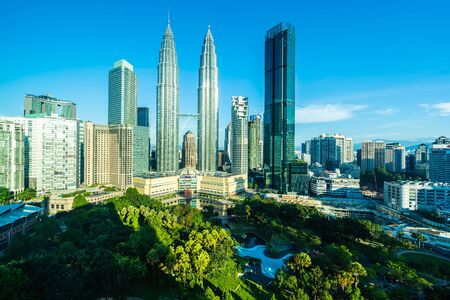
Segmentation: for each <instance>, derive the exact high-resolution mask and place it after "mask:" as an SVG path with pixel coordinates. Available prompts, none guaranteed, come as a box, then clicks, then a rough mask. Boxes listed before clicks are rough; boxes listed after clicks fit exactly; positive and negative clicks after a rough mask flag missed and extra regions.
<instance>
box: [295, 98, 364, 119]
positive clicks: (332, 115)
mask: <svg viewBox="0 0 450 300" xmlns="http://www.w3.org/2000/svg"><path fill="white" fill-rule="evenodd" d="M365 107H366V105H343V104H340V103H338V104H320V105H318V104H316V105H308V106H305V107H297V109H296V111H295V120H296V123H326V122H336V121H341V120H346V119H350V118H352V117H353V116H354V113H355V112H356V111H359V110H362V109H364V108H365Z"/></svg>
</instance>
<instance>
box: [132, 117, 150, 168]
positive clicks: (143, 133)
mask: <svg viewBox="0 0 450 300" xmlns="http://www.w3.org/2000/svg"><path fill="white" fill-rule="evenodd" d="M149 142H150V131H149V128H148V127H145V126H134V128H133V175H134V176H136V175H140V174H145V173H147V172H148V170H149V157H150V153H149V150H150V146H149Z"/></svg>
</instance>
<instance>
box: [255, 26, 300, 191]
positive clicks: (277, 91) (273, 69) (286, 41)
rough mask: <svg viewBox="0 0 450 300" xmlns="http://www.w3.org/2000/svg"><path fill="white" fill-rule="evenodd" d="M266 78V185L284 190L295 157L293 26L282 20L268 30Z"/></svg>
mask: <svg viewBox="0 0 450 300" xmlns="http://www.w3.org/2000/svg"><path fill="white" fill-rule="evenodd" d="M264 81H265V88H264V151H263V152H264V153H263V155H264V176H265V181H266V186H267V187H269V188H272V189H275V190H278V191H280V192H282V193H285V192H286V191H288V190H289V188H288V182H289V170H288V167H289V163H290V162H292V161H293V160H294V157H295V156H294V144H295V28H294V26H292V25H290V24H283V23H280V24H278V25H276V26H275V27H273V28H271V29H270V30H268V31H267V33H266V37H265V70H264Z"/></svg>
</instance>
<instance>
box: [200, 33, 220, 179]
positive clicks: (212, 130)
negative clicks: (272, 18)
mask: <svg viewBox="0 0 450 300" xmlns="http://www.w3.org/2000/svg"><path fill="white" fill-rule="evenodd" d="M218 103H219V88H218V69H217V57H216V47H215V45H214V39H213V36H212V33H211V27H210V26H208V31H207V32H206V36H205V39H204V41H203V47H202V54H201V56H200V69H199V85H198V143H197V144H198V158H197V161H198V169H199V170H200V171H206V172H214V171H216V168H217V142H218V126H219V119H218V112H219V108H218Z"/></svg>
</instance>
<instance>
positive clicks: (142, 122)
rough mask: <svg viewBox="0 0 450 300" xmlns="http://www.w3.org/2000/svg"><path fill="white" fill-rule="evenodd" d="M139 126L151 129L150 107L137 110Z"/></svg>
mask: <svg viewBox="0 0 450 300" xmlns="http://www.w3.org/2000/svg"><path fill="white" fill-rule="evenodd" d="M137 125H138V126H142V127H148V128H150V109H149V108H148V107H138V108H137Z"/></svg>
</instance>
